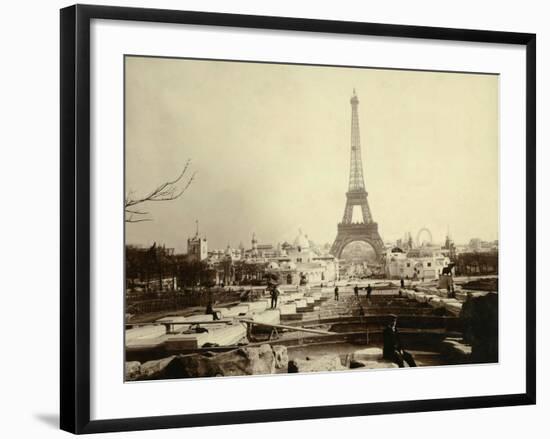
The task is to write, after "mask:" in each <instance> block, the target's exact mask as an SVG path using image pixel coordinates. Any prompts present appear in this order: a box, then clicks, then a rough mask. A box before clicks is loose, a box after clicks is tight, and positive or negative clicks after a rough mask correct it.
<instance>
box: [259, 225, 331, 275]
mask: <svg viewBox="0 0 550 439" xmlns="http://www.w3.org/2000/svg"><path fill="white" fill-rule="evenodd" d="M277 248H278V249H280V251H278V255H277V256H276V257H274V258H271V260H275V261H277V263H278V264H279V268H268V272H269V273H270V274H273V275H276V276H277V277H278V278H279V281H280V282H281V283H282V284H293V285H299V284H300V282H301V281H303V280H304V279H305V280H306V282H307V283H309V284H312V283H313V284H320V283H324V282H329V281H333V280H335V279H337V278H338V263H337V261H336V258H335V257H334V256H332V255H330V254H322V253H320V252H316V251H315V250H314V246H313V245H312V242H311V241H310V240H309V238H308V236H307V234H304V233H303V232H302V230H301V229H300V230H299V231H298V236H296V238H295V239H294V241H293V244H292V245H290V244H288V243H287V242H285V243H283V244H282V245H281V246H278V247H277Z"/></svg>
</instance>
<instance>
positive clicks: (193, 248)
mask: <svg viewBox="0 0 550 439" xmlns="http://www.w3.org/2000/svg"><path fill="white" fill-rule="evenodd" d="M196 225H197V229H196V231H195V236H194V237H192V238H188V239H187V258H188V259H189V260H190V261H204V260H205V259H206V258H207V257H208V242H207V240H206V238H201V237H200V236H199V222H198V221H196Z"/></svg>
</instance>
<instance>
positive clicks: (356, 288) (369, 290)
mask: <svg viewBox="0 0 550 439" xmlns="http://www.w3.org/2000/svg"><path fill="white" fill-rule="evenodd" d="M361 289H362V288H359V286H358V285H357V284H355V286H354V287H353V294H354V295H355V297H357V298H359V290H361ZM366 290H367V299H370V296H371V295H372V286H371V284H368V286H367V288H366ZM334 300H336V301H339V300H340V289H339V288H338V285H334Z"/></svg>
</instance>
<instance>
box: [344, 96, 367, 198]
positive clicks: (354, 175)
mask: <svg viewBox="0 0 550 439" xmlns="http://www.w3.org/2000/svg"><path fill="white" fill-rule="evenodd" d="M350 103H351V155H350V172H349V188H348V190H349V191H350V192H351V191H364V190H365V181H364V178H363V162H362V161H361V135H360V132H359V111H358V108H357V107H359V98H358V97H357V94H356V92H355V88H354V89H353V96H352V97H351V99H350Z"/></svg>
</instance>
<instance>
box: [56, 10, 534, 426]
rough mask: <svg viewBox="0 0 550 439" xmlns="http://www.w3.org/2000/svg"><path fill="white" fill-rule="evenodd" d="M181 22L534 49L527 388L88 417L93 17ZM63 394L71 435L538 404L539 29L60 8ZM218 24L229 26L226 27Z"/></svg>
mask: <svg viewBox="0 0 550 439" xmlns="http://www.w3.org/2000/svg"><path fill="white" fill-rule="evenodd" d="M92 19H105V20H132V21H142V22H156V23H181V24H194V25H208V26H227V27H241V28H256V29H270V30H292V31H303V32H312V33H315V32H324V33H333V34H356V35H372V36H384V37H407V38H422V39H437V40H450V41H466V42H483V43H495V44H514V45H522V46H525V47H526V60H527V62H526V66H525V68H526V79H527V81H526V82H527V89H526V115H525V117H526V133H525V136H526V148H527V151H526V162H527V169H526V171H527V173H526V175H527V182H526V184H527V199H526V201H527V209H526V221H527V223H526V224H527V227H526V242H527V248H526V255H527V260H526V267H527V268H526V270H527V273H526V274H527V282H526V286H525V288H526V290H525V294H526V322H527V327H526V335H527V340H526V358H525V362H526V376H525V382H526V392H525V393H518V394H507V395H494V396H479V397H477V396H476V397H461V398H446V399H430V400H417V401H393V402H383V403H368V404H346V405H335V406H317V407H300V408H283V409H270V410H251V411H240V412H224V413H201V414H181V415H174V416H154V417H153V416H151V417H141V418H128V419H103V420H90V394H91V392H90V351H89V346H90V213H91V210H90V21H91V20H92ZM60 25H61V26H60V27H61V41H60V46H61V60H60V61H61V62H60V81H61V82H60V88H61V112H60V123H61V127H60V129H61V156H60V160H61V163H60V165H61V188H60V191H61V194H60V195H61V212H60V213H61V223H60V227H61V231H60V233H61V243H60V246H61V273H60V276H61V350H60V356H61V358H60V360H61V371H60V372H61V375H60V378H61V388H60V393H61V400H60V425H61V428H62V429H63V430H66V431H69V432H72V433H77V434H80V433H99V432H113V431H128V430H145V429H160V428H173V427H194V426H208V425H220V424H239V423H252V422H267V421H269V422H274V421H288V420H304V419H315V418H328V417H348V416H365V415H375V414H388V413H404V412H425V411H437V410H455V409H466V408H469V409H471V408H482V407H497V406H514V405H528V404H535V401H536V350H535V346H536V338H535V337H536V331H535V329H536V320H535V318H536V315H535V309H536V308H535V305H536V297H535V295H536V290H535V288H536V285H535V279H536V268H535V266H536V259H535V258H536V244H535V242H536V236H535V233H536V232H535V230H536V229H535V225H536V224H535V221H536V220H535V212H536V205H535V199H536V188H535V181H536V174H535V159H536V157H535V154H536V153H535V142H536V134H535V131H536V125H535V119H536V116H535V111H536V109H535V107H536V104H535V98H536V97H535V94H536V77H535V70H536V68H535V67H536V36H535V34H530V33H515V32H497V31H486V30H467V29H448V28H437V27H424V26H404V25H389V24H378V23H359V22H345V21H330V20H313V19H304V18H288V17H284V18H283V17H266V16H252V15H234V14H221V13H210V12H194V11H176V10H159V9H142V8H126V7H111V6H89V5H75V6H70V7H67V8H64V9H62V10H61V19H60ZM220 32H223V29H221V28H220Z"/></svg>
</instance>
